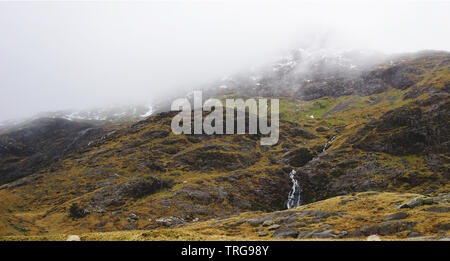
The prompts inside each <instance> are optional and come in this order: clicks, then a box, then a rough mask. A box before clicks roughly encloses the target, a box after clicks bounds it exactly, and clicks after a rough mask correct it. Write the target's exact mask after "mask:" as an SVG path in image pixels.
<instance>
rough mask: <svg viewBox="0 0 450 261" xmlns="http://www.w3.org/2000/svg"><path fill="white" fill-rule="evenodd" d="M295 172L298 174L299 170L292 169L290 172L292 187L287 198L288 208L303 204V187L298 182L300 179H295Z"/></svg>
mask: <svg viewBox="0 0 450 261" xmlns="http://www.w3.org/2000/svg"><path fill="white" fill-rule="evenodd" d="M295 174H297V171H295V170H292V171H291V173H289V178H291V181H292V188H291V191H290V192H289V195H288V200H287V208H288V209H289V208H295V207H298V206H300V205H301V203H302V202H301V192H302V188H301V187H300V185H299V184H298V181H297V180H296V179H295Z"/></svg>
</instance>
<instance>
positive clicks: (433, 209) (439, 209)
mask: <svg viewBox="0 0 450 261" xmlns="http://www.w3.org/2000/svg"><path fill="white" fill-rule="evenodd" d="M424 211H426V212H431V213H447V212H450V207H440V206H433V207H429V208H426V209H424Z"/></svg>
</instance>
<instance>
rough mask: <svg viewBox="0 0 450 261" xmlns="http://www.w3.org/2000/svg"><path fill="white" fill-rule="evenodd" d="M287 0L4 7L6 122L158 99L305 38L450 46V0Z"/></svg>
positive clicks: (328, 42)
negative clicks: (58, 111)
mask: <svg viewBox="0 0 450 261" xmlns="http://www.w3.org/2000/svg"><path fill="white" fill-rule="evenodd" d="M280 2H282V1H242V0H241V1H230V0H228V1H225V0H224V1H213V0H211V1H148V2H117V1H115V2H106V1H101V2H0V121H1V120H5V119H11V118H16V117H26V116H31V115H33V114H36V113H37V112H41V111H51V110H60V109H70V108H86V107H96V106H103V105H105V104H111V103H122V104H123V103H134V102H141V101H148V100H151V99H154V98H158V97H161V95H163V94H164V93H167V92H169V91H175V90H178V89H179V88H187V87H189V88H190V87H195V86H196V85H199V84H202V83H205V82H208V81H210V80H213V79H216V78H219V77H222V76H225V75H229V74H232V73H235V72H238V71H239V70H242V69H247V68H249V67H251V66H258V65H261V64H264V63H266V62H268V61H271V60H273V59H274V58H276V57H278V56H279V55H281V54H282V53H283V52H285V51H286V50H288V49H289V48H297V47H299V45H301V44H300V43H304V42H305V41H306V42H307V41H313V42H314V41H316V42H320V44H321V45H323V47H325V48H331V49H369V50H377V51H382V52H385V53H392V52H405V51H416V50H421V49H439V50H449V47H450V34H449V32H450V18H449V14H450V3H449V2H448V1H427V0H424V1H398V2H396V3H395V4H393V3H390V2H393V1H343V2H339V3H334V2H337V1H286V2H283V3H280ZM321 47H322V46H321Z"/></svg>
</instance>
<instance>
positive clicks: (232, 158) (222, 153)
mask: <svg viewBox="0 0 450 261" xmlns="http://www.w3.org/2000/svg"><path fill="white" fill-rule="evenodd" d="M257 160H258V155H257V154H255V153H250V154H244V153H240V152H238V151H236V150H235V149H234V148H232V147H227V146H217V145H207V146H203V147H200V148H197V149H194V150H191V151H184V152H182V153H179V154H177V155H176V156H174V158H173V161H172V162H171V163H169V165H170V167H174V168H177V167H182V168H183V170H206V171H210V170H214V169H222V170H228V171H233V170H237V169H241V168H246V167H248V166H251V165H253V164H255V162H256V161H257Z"/></svg>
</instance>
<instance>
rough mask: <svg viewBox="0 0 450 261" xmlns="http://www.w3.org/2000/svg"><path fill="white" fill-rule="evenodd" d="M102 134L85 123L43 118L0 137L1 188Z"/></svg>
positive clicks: (81, 146)
mask: <svg viewBox="0 0 450 261" xmlns="http://www.w3.org/2000/svg"><path fill="white" fill-rule="evenodd" d="M104 134H105V130H104V129H102V128H98V127H94V126H93V125H91V124H88V123H80V122H75V121H69V120H65V119H57V118H56V119H53V118H43V119H39V120H35V121H33V122H31V123H29V124H27V125H26V126H24V127H23V128H21V129H19V130H15V131H11V132H8V133H6V134H3V135H0V185H1V184H4V183H8V182H11V181H14V180H17V179H19V178H22V177H25V176H27V175H30V174H33V173H36V172H37V171H38V170H39V169H41V168H43V167H45V166H48V164H50V163H52V162H54V161H55V160H58V159H60V158H62V157H64V156H65V155H67V154H69V153H71V152H74V151H78V150H82V149H84V148H86V147H87V146H88V145H89V143H90V142H91V141H93V140H96V139H99V138H100V137H102V136H103V135H104Z"/></svg>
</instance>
